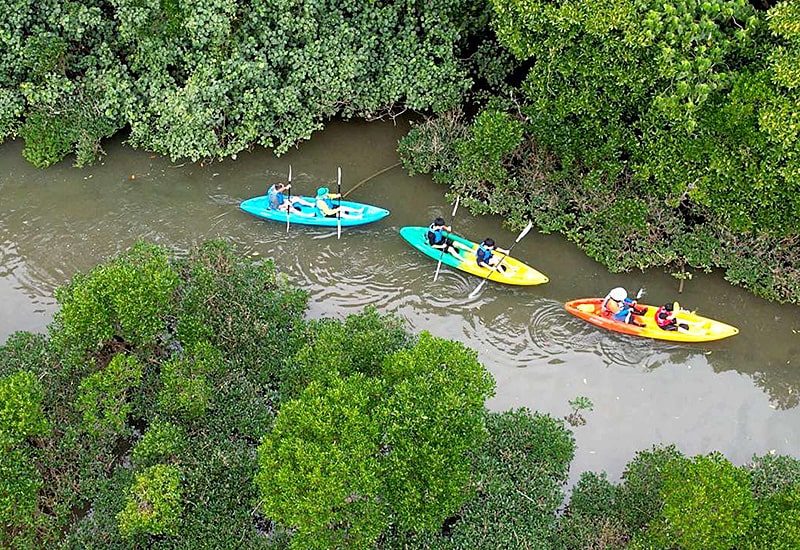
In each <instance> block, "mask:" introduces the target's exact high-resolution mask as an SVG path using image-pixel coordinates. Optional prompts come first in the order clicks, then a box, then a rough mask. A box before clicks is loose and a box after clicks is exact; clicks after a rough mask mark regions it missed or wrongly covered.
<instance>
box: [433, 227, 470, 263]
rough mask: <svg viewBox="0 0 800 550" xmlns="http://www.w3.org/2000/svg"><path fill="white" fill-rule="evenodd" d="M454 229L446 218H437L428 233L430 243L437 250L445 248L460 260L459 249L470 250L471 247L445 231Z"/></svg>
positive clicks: (449, 231) (448, 231)
mask: <svg viewBox="0 0 800 550" xmlns="http://www.w3.org/2000/svg"><path fill="white" fill-rule="evenodd" d="M452 231H453V230H452V228H451V227H450V226H449V225H447V224H446V223H445V221H444V218H436V219H435V220H433V223H431V224H430V225H429V226H428V232H427V234H426V236H427V239H428V244H429V245H431V247H433V248H435V249H437V250H444V251H445V252H447V253H448V254H451V255H453V256H455V257H456V258H458V259H459V260H460V259H461V256H460V255H459V252H458V249H459V248H460V249H462V250H466V251H469V250H471V248H470V247H468V246H465V245H463V244H461V243H460V242H458V241H454V240H453V239H451V238H450V237H448V236H447V235H445V232H447V233H451V232H452Z"/></svg>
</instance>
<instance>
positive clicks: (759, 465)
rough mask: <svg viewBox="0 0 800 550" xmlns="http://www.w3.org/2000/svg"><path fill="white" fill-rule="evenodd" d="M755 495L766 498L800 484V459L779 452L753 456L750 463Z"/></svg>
mask: <svg viewBox="0 0 800 550" xmlns="http://www.w3.org/2000/svg"><path fill="white" fill-rule="evenodd" d="M749 470H750V480H751V484H752V489H753V495H754V496H755V497H756V498H766V497H769V496H771V495H774V494H776V493H779V492H781V491H785V490H786V488H787V487H792V486H794V485H800V459H797V458H794V457H791V456H783V455H777V454H766V455H764V456H760V457H753V462H752V463H751V464H750V465H749Z"/></svg>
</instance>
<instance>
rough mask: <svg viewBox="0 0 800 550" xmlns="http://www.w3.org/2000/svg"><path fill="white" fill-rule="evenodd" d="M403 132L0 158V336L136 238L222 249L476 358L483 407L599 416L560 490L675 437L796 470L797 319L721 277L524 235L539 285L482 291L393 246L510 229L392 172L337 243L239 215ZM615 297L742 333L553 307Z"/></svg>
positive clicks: (381, 159)
mask: <svg viewBox="0 0 800 550" xmlns="http://www.w3.org/2000/svg"><path fill="white" fill-rule="evenodd" d="M407 128H408V126H407V123H405V122H399V123H398V124H396V125H395V124H393V123H391V122H374V123H369V124H368V123H364V122H348V123H334V124H331V125H329V126H328V127H327V128H326V129H325V131H324V132H320V133H318V134H315V135H314V137H313V139H312V140H311V141H309V142H306V143H303V144H301V145H300V147H298V148H297V149H293V150H292V151H290V152H289V153H288V154H287V155H284V156H283V157H281V158H280V159H277V158H275V157H274V156H273V155H272V154H271V153H269V152H266V151H262V150H258V151H254V152H252V153H247V154H242V155H240V156H239V158H238V159H237V160H236V161H231V160H226V161H224V162H218V163H217V162H215V163H210V164H201V163H190V162H185V163H184V162H177V163H173V162H171V161H170V160H169V159H166V158H163V157H161V156H157V155H152V154H148V153H146V152H141V151H132V150H130V149H129V148H127V147H125V146H124V145H123V144H122V143H121V141H120V140H112V141H111V142H109V143H107V144H105V149H106V151H107V153H108V156H107V157H105V159H104V162H103V163H102V164H100V165H98V166H95V167H91V168H87V169H82V170H79V169H76V168H73V167H72V166H71V162H70V161H65V162H62V163H60V164H58V165H56V166H54V167H51V168H49V169H47V170H37V169H35V168H33V167H31V166H30V165H28V164H27V163H26V162H25V161H24V159H23V158H22V156H21V151H22V144H21V143H20V142H8V143H5V144H3V145H2V146H0V343H2V342H5V340H6V339H7V338H8V336H9V335H10V334H11V333H13V332H15V331H18V330H27V331H36V332H42V331H45V330H46V327H47V324H48V323H49V322H50V320H51V319H52V315H53V313H54V311H55V309H56V303H55V299H54V298H53V291H54V289H55V288H56V287H58V286H60V285H62V284H64V283H65V282H66V281H67V280H68V279H69V278H71V277H72V276H73V275H74V274H75V273H76V272H78V271H88V270H89V269H91V268H92V267H93V266H94V265H96V264H97V263H99V262H101V261H104V260H106V259H108V258H110V257H111V256H114V255H115V254H117V253H118V252H120V251H122V250H124V249H126V248H128V247H130V246H132V245H133V244H134V243H135V242H136V240H138V239H145V240H149V241H153V242H156V243H159V244H163V245H166V246H168V247H170V248H171V249H173V250H175V251H176V252H178V253H181V252H183V251H186V250H188V249H190V248H192V247H194V246H195V245H197V244H199V243H200V242H202V241H205V240H208V239H212V238H213V239H216V238H223V239H227V240H230V241H232V242H233V243H235V244H236V245H237V249H238V250H239V251H240V252H241V253H242V254H247V255H250V256H252V257H260V258H274V259H275V261H276V262H277V264H278V265H279V267H280V269H281V270H282V271H283V272H285V273H286V274H287V275H288V276H289V279H290V281H291V282H292V283H294V284H296V285H298V286H301V287H303V288H305V289H307V290H308V291H309V292H310V293H311V300H310V310H309V316H311V317H319V316H333V317H337V318H343V317H344V316H346V315H347V314H349V313H354V312H358V311H360V310H361V309H362V308H363V307H364V306H365V305H368V304H374V305H375V306H377V307H378V309H379V310H380V311H381V312H384V313H388V312H392V313H395V314H397V315H398V316H400V317H402V318H404V319H405V320H406V321H407V322H408V325H409V327H410V328H411V329H412V330H414V331H420V330H428V331H430V332H431V333H433V334H435V335H437V336H442V337H446V338H451V339H455V340H459V341H462V342H464V343H466V344H468V345H469V346H471V347H473V348H475V349H476V350H478V353H479V357H480V359H481V361H482V362H483V363H484V364H485V365H486V367H487V368H488V369H489V370H490V371H491V372H492V374H493V375H494V377H495V379H496V381H497V395H496V396H495V397H494V398H492V399H491V400H490V401H489V402H488V406H489V407H490V408H491V409H494V410H504V409H508V408H516V407H529V408H530V409H533V410H539V411H542V412H547V413H550V414H552V415H554V416H559V417H563V416H565V415H567V414H568V413H569V412H570V407H569V405H568V401H569V400H571V399H574V398H575V397H577V396H585V397H588V398H589V399H590V400H591V401H592V402H593V404H594V408H593V410H592V411H587V412H585V413H584V416H585V418H586V420H587V424H586V425H585V426H581V427H577V428H575V430H574V431H575V437H576V440H577V443H578V450H577V453H576V458H575V461H574V462H573V465H572V472H571V478H572V481H573V482H574V481H576V480H577V477H578V476H579V474H580V473H581V472H582V471H585V470H595V471H599V470H605V471H606V472H608V474H609V477H611V478H612V479H616V478H618V477H619V476H620V474H621V473H622V471H623V468H624V466H625V464H626V463H627V462H628V461H629V460H630V459H631V458H632V457H633V455H634V453H635V452H636V451H637V450H641V449H647V448H649V447H650V446H652V445H653V444H655V443H675V444H676V445H677V446H678V448H679V449H680V450H682V451H683V452H684V453H686V454H688V455H696V454H701V453H703V454H704V453H708V452H710V451H712V450H718V451H721V452H722V453H723V454H724V455H725V456H727V457H728V458H729V459H730V460H731V461H733V462H734V463H736V464H743V463H746V462H747V461H749V459H750V458H751V457H752V456H753V455H754V454H764V453H767V452H772V451H774V452H777V453H780V454H789V455H793V456H796V457H800V407H798V394H799V393H800V308H798V307H796V306H785V305H784V306H781V305H776V304H772V303H769V302H766V301H764V300H761V299H758V298H755V297H753V296H751V295H749V294H747V293H746V292H744V291H743V290H740V289H737V288H734V287H731V286H730V285H728V284H727V283H726V282H725V281H724V280H723V279H722V277H721V276H719V275H718V274H711V275H705V274H695V277H694V279H693V280H691V281H689V282H687V284H686V287H685V289H684V293H683V294H682V295H681V296H678V295H677V288H678V284H677V281H676V280H675V279H673V278H672V277H671V276H670V275H668V274H665V273H662V272H660V271H649V272H645V273H641V272H635V273H630V274H611V273H609V272H608V271H607V270H606V269H605V268H604V267H603V266H601V265H599V264H597V263H596V262H594V261H592V260H590V259H588V258H587V257H586V256H585V255H584V254H583V253H582V252H581V251H580V250H578V249H577V248H576V247H575V246H573V245H572V244H570V243H569V242H567V241H566V240H564V239H563V238H562V237H560V236H556V235H541V234H537V233H535V232H531V233H530V234H529V235H528V236H527V237H526V238H525V239H524V240H523V241H521V242H520V243H519V244H518V245H517V246H516V248H514V256H516V257H518V258H519V259H521V260H523V261H526V262H527V263H529V264H531V265H533V266H534V267H536V268H537V269H539V270H540V271H542V272H544V273H546V274H547V275H548V276H549V277H550V279H551V281H550V283H548V284H546V285H541V286H537V287H510V286H502V285H499V284H497V283H487V284H486V286H485V287H484V289H483V291H482V292H481V293H480V294H479V295H478V296H477V297H475V298H472V299H470V298H468V295H469V294H470V291H471V290H472V289H473V288H474V287H475V286H476V285H477V284H478V282H479V280H478V279H477V278H475V277H473V276H470V275H467V274H464V273H461V272H457V271H454V270H452V269H450V268H448V267H446V266H443V267H442V273H441V275H440V277H439V280H438V281H437V282H436V283H433V282H432V281H433V275H434V271H435V268H436V264H435V262H433V261H432V260H431V259H429V258H428V257H426V256H424V255H422V254H421V253H419V252H417V251H415V250H414V249H412V248H411V247H410V246H409V245H408V244H407V243H406V242H405V241H404V240H403V239H402V238H401V237H400V236H399V234H398V231H399V229H400V228H401V227H402V226H404V225H426V224H427V223H429V221H430V220H431V219H432V218H433V217H435V216H436V215H443V216H444V217H445V218H446V219H447V220H448V222H451V223H452V225H453V229H454V231H455V232H457V233H460V234H462V235H464V236H466V237H469V238H471V239H472V240H479V239H482V238H484V237H486V236H492V237H494V238H495V240H496V241H498V243H499V244H500V246H505V247H506V248H507V247H508V246H509V245H510V244H511V243H513V241H514V238H515V236H516V234H515V233H512V232H509V231H508V230H506V229H504V228H503V227H502V220H500V219H499V218H495V217H488V216H483V217H478V218H476V217H473V216H471V215H470V214H469V213H468V212H467V210H466V209H465V208H459V209H458V212H457V213H456V216H455V219H451V217H450V214H451V211H452V205H451V204H448V203H447V202H446V200H445V197H444V192H445V189H443V188H442V187H441V186H438V185H436V184H434V183H433V182H431V180H430V178H428V177H426V176H419V177H409V176H408V174H407V173H406V172H404V171H403V170H402V168H399V167H397V168H393V169H391V170H388V171H386V172H385V173H383V174H381V175H379V176H377V177H375V178H372V179H370V180H369V181H367V182H365V183H363V184H361V185H360V186H358V187H357V188H356V189H354V190H353V192H352V193H351V194H350V195H349V196H348V199H351V200H356V201H359V202H367V203H372V204H376V205H380V206H383V207H385V208H388V209H389V210H391V212H392V213H391V216H389V217H388V218H386V219H384V220H382V221H381V222H378V223H377V224H373V225H369V226H366V227H363V228H345V229H344V230H343V234H342V238H341V240H337V238H336V231H335V229H334V230H333V231H331V230H326V229H318V228H309V227H300V226H294V225H293V226H292V227H291V229H290V231H289V232H288V233H287V232H286V227H285V225H283V224H277V223H273V222H267V221H263V220H260V219H257V218H255V217H253V216H250V215H248V214H245V213H244V212H242V211H240V210H239V209H238V208H237V205H238V203H239V202H240V201H242V200H243V199H246V198H249V197H251V196H255V195H261V194H263V193H264V191H265V189H266V186H267V185H268V184H269V183H273V182H275V181H279V180H282V179H285V177H286V174H287V170H288V166H289V164H291V165H292V169H293V178H292V182H293V186H292V188H293V191H294V193H295V194H300V193H305V194H312V193H313V191H314V190H315V189H316V187H317V186H318V185H321V184H326V185H328V187H331V188H333V189H335V187H336V185H335V180H336V170H337V166H341V167H342V175H343V181H342V191H343V192H347V191H348V190H349V189H351V188H353V187H354V186H356V185H357V184H358V183H361V182H363V180H365V179H366V178H369V177H370V176H371V175H373V174H375V173H376V172H379V171H380V170H382V169H384V168H386V167H388V166H391V165H393V164H395V163H396V162H398V160H399V159H398V157H397V153H396V151H395V149H396V142H397V139H398V138H399V137H400V136H402V135H403V134H404V133H405V132H406V131H407ZM613 286H624V287H626V288H628V289H629V291H635V290H636V289H638V288H639V287H646V289H647V291H648V294H647V296H646V297H645V299H644V300H643V301H644V302H648V303H653V304H659V303H663V302H665V301H668V300H669V301H671V300H673V299H676V298H679V299H680V301H681V303H682V304H685V305H686V306H687V307H688V308H690V309H696V310H697V311H698V313H700V314H705V315H706V316H709V317H714V318H717V319H720V320H723V321H726V322H728V323H730V324H733V325H736V326H738V327H739V328H740V329H741V333H740V334H739V335H737V336H735V337H733V338H729V339H727V340H722V341H719V342H714V343H709V344H673V343H666V342H659V341H651V340H643V339H637V338H634V337H629V336H624V335H619V334H615V333H611V332H608V331H604V330H602V329H598V328H595V327H594V326H592V325H589V324H588V323H585V322H584V321H581V320H580V319H577V318H575V317H572V316H571V315H569V314H568V313H566V311H564V309H563V303H564V302H565V301H567V300H569V299H572V298H578V297H584V296H596V295H603V294H604V293H605V292H606V291H607V290H608V289H609V288H611V287H613Z"/></svg>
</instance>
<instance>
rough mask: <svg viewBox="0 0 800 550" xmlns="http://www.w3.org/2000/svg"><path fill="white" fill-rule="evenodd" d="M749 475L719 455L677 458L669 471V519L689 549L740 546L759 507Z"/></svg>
mask: <svg viewBox="0 0 800 550" xmlns="http://www.w3.org/2000/svg"><path fill="white" fill-rule="evenodd" d="M749 482H750V480H749V476H748V475H747V472H745V471H744V470H741V469H739V468H737V467H735V466H733V465H732V464H731V463H730V462H729V461H728V460H726V459H725V458H724V457H722V456H721V455H719V454H716V453H712V454H710V455H708V456H697V457H695V458H693V459H678V460H674V461H672V462H670V463H669V464H668V465H667V468H666V470H665V472H664V487H663V498H664V512H663V514H664V519H665V520H666V528H665V529H666V531H667V532H668V533H669V535H670V537H671V539H672V540H673V541H675V542H676V543H677V544H679V545H680V547H681V548H684V549H686V550H692V549H698V550H700V549H708V548H720V549H726V548H731V547H734V546H736V544H737V542H739V541H740V540H743V537H744V535H746V534H747V533H748V531H749V529H750V524H751V521H752V519H753V516H754V512H755V505H754V499H753V495H752V493H751V492H750V483H749Z"/></svg>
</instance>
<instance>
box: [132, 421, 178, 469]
mask: <svg viewBox="0 0 800 550" xmlns="http://www.w3.org/2000/svg"><path fill="white" fill-rule="evenodd" d="M186 445H187V440H186V431H185V429H184V428H183V427H182V426H179V425H176V424H172V423H170V422H167V421H164V420H159V419H156V420H155V421H153V423H152V424H150V426H149V427H148V428H147V431H146V432H145V433H144V435H143V436H142V439H140V440H139V442H138V443H136V446H135V447H134V448H133V452H132V453H131V459H132V460H133V463H134V464H135V465H136V466H152V465H154V464H155V463H157V462H167V461H169V460H170V459H171V458H173V457H175V456H178V455H180V454H182V453H183V451H184V450H185V449H186Z"/></svg>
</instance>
